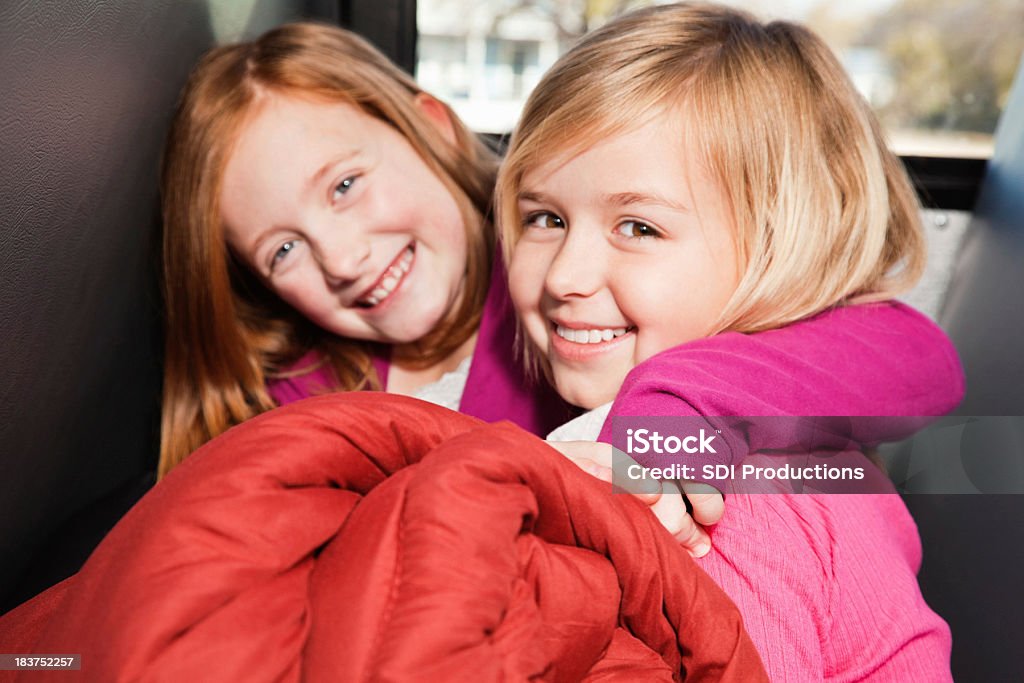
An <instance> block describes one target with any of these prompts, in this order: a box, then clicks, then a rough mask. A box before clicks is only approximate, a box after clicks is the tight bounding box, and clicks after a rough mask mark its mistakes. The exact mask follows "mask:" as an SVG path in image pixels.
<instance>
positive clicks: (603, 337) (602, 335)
mask: <svg viewBox="0 0 1024 683" xmlns="http://www.w3.org/2000/svg"><path fill="white" fill-rule="evenodd" d="M554 326H555V334H556V335H558V336H559V337H561V338H562V339H564V340H566V341H568V342H572V343H574V344H601V343H603V342H609V341H611V340H613V339H617V338H619V337H621V336H622V335H624V334H626V333H627V332H632V331H633V330H634V329H636V328H634V327H597V328H593V329H572V328H569V327H565V326H563V325H559V324H557V323H554Z"/></svg>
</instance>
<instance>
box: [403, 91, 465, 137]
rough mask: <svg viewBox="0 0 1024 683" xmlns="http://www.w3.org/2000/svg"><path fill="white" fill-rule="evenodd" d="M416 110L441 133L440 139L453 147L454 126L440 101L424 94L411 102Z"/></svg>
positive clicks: (448, 112) (450, 116) (446, 108)
mask: <svg viewBox="0 0 1024 683" xmlns="http://www.w3.org/2000/svg"><path fill="white" fill-rule="evenodd" d="M413 102H414V103H415V105H416V108H417V109H419V110H420V113H421V114H423V115H424V116H425V117H426V118H427V120H428V121H430V122H431V123H432V124H434V127H435V128H437V130H438V131H439V132H440V133H441V137H443V138H444V139H445V140H447V141H448V142H449V144H452V145H454V144H455V141H456V135H455V124H454V123H453V122H452V115H451V112H450V111H449V110H448V107H446V106H445V105H444V104H443V103H442V102H441V101H440V100H438V99H437V98H436V97H434V96H432V95H428V94H427V93H425V92H421V93H419V94H418V95H416V98H415V99H414V100H413Z"/></svg>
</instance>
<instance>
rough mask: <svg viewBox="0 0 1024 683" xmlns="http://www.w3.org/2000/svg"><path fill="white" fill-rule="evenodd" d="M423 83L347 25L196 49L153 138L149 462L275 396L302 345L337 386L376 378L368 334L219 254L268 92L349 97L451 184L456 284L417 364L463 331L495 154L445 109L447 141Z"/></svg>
mask: <svg viewBox="0 0 1024 683" xmlns="http://www.w3.org/2000/svg"><path fill="white" fill-rule="evenodd" d="M421 92H422V91H421V90H420V89H419V88H418V87H417V86H416V84H415V83H414V82H413V80H412V79H411V78H410V77H409V76H408V75H406V74H405V73H404V72H402V71H401V70H400V69H398V68H397V67H396V66H394V65H393V64H392V63H391V62H390V61H388V59H387V58H386V57H384V56H383V55H382V54H381V53H380V52H378V51H377V50H376V49H375V48H374V47H372V46H371V45H370V44H369V43H368V42H366V41H365V40H363V39H361V38H359V37H358V36H356V35H355V34H352V33H349V32H348V31H345V30H342V29H339V28H336V27H331V26H326V25H318V24H310V23H296V24H289V25H285V26H282V27H280V28H277V29H274V30H272V31H269V32H267V33H265V34H264V35H262V36H261V37H259V38H257V39H256V40H254V41H252V42H249V43H241V44H237V45H228V46H224V47H220V48H216V49H214V50H212V51H210V52H209V53H207V54H206V55H205V56H204V57H203V59H202V60H201V61H200V63H199V64H198V66H197V67H196V68H195V70H194V71H193V73H192V75H191V76H190V78H189V81H188V83H187V84H186V86H185V89H184V91H183V93H182V97H181V100H180V102H179V105H178V109H177V112H176V114H175V117H174V121H173V124H172V127H171V131H170V133H169V136H168V139H167V143H166V146H165V150H164V160H163V168H162V174H161V188H162V201H163V223H164V237H163V265H164V280H163V281H164V297H165V304H166V331H165V339H166V347H165V362H164V389H163V408H162V419H161V444H160V464H159V474H160V476H163V475H164V474H166V473H167V472H168V471H169V470H170V469H171V468H173V467H174V466H175V465H177V464H178V463H179V462H180V461H181V460H183V459H184V458H185V457H186V456H187V455H188V454H189V453H191V452H192V451H193V450H195V449H196V448H198V447H199V446H200V445H201V444H203V443H204V442H206V441H207V440H209V439H211V438H213V437H214V436H216V435H218V434H220V433H221V432H223V431H225V430H226V429H228V428H229V427H231V426H232V425H234V424H237V423H239V422H242V421H243V420H245V419H247V418H249V417H252V416H253V415H256V414H257V413H260V412H262V411H265V410H268V409H270V408H272V407H274V402H273V400H272V398H271V397H270V395H269V393H268V392H267V388H266V381H267V379H268V378H269V377H274V376H280V375H281V374H282V373H283V371H285V370H286V369H287V368H289V367H290V366H291V365H293V364H294V363H295V362H296V361H297V360H298V359H299V358H300V357H302V356H303V355H304V354H305V353H306V352H308V351H309V350H312V349H315V350H317V351H319V352H320V354H321V355H322V357H323V358H324V359H325V362H327V363H329V364H330V366H331V368H332V369H333V371H334V375H335V376H336V378H337V380H338V382H339V384H340V387H339V388H340V389H359V388H362V387H364V386H371V387H377V386H379V381H378V379H377V377H376V375H375V373H374V371H373V366H372V363H371V356H370V349H371V347H370V345H369V344H367V343H365V342H359V341H355V340H348V339H343V338H339V337H336V336H334V335H332V334H330V333H328V332H325V331H323V330H321V329H320V328H318V327H316V326H314V325H313V324H312V323H310V322H309V321H307V320H305V319H304V318H303V317H302V316H301V315H299V314H298V313H297V312H296V311H294V310H292V309H291V308H290V307H289V306H287V305H285V304H284V303H283V302H281V301H280V300H279V299H278V298H277V297H276V296H275V295H273V294H272V293H271V292H270V291H269V290H268V289H267V288H266V287H265V286H264V285H263V284H262V283H261V282H260V281H259V280H258V279H257V278H255V277H254V276H253V275H252V274H251V273H249V272H248V271H247V270H246V268H244V267H243V266H241V265H240V263H239V262H238V261H237V260H236V259H235V258H234V257H233V256H232V254H231V253H230V252H229V250H228V248H227V246H226V243H225V238H224V229H223V225H222V223H221V217H220V209H219V195H220V189H221V182H222V176H223V172H224V167H225V165H226V163H227V160H228V158H229V156H230V154H231V151H232V148H233V145H234V142H235V140H236V139H237V137H238V134H239V131H240V129H241V127H242V124H243V122H244V121H245V120H246V117H247V116H248V115H249V114H250V113H251V111H252V110H253V107H254V105H255V103H256V102H258V101H259V99H260V97H261V96H262V95H264V94H266V93H271V94H283V95H301V96H304V97H314V98H320V99H322V100H324V101H329V102H343V103H347V104H351V105H354V106H357V107H359V109H361V110H362V111H363V112H364V113H366V114H369V115H371V116H374V117H376V118H378V119H380V120H382V121H384V122H386V123H388V124H390V125H392V126H393V127H394V128H395V129H397V130H398V131H399V132H400V133H401V134H402V135H403V136H404V137H405V138H406V139H407V140H408V141H409V143H410V144H411V145H412V146H413V148H414V149H415V150H416V152H417V153H418V154H419V155H420V157H422V158H423V160H424V162H425V163H426V164H427V165H428V166H429V167H430V169H431V170H432V171H433V172H434V173H435V174H436V175H437V176H438V178H439V179H440V180H441V181H442V183H443V184H444V185H445V187H446V188H447V189H448V191H449V192H451V194H452V196H453V197H454V198H455V200H456V203H457V204H458V206H459V209H460V212H461V214H462V217H463V222H464V224H465V228H466V233H467V239H468V250H469V253H468V257H467V269H466V280H465V284H464V287H463V296H462V297H461V299H460V301H459V303H457V304H456V306H454V307H453V309H452V310H451V311H449V313H448V314H447V315H446V317H445V318H444V319H443V320H442V321H441V322H440V323H439V324H438V326H437V327H436V328H435V329H434V330H433V331H432V332H431V333H429V334H428V335H427V336H426V337H424V338H423V339H422V340H420V341H419V342H418V344H417V345H416V350H417V351H418V356H417V357H416V358H412V359H407V360H409V361H411V362H414V363H415V362H420V363H422V364H424V365H427V364H430V363H432V362H436V361H437V360H440V359H441V358H444V357H445V356H447V355H448V354H450V353H451V352H452V351H454V350H455V349H456V348H457V347H458V346H460V345H461V344H462V343H463V342H464V341H465V340H466V339H468V338H469V337H470V335H472V334H473V333H474V332H475V330H476V328H477V327H478V326H479V321H480V315H481V311H482V308H483V302H484V298H485V296H486V291H487V285H488V282H489V278H490V268H491V257H492V254H493V250H494V234H493V230H492V229H491V228H490V226H489V223H488V222H487V218H486V217H487V214H488V211H489V208H490V201H491V193H492V191H493V187H494V175H495V172H496V161H495V159H494V156H493V155H492V154H491V153H490V151H488V150H487V149H486V148H485V147H484V146H483V144H482V143H481V142H480V140H479V139H478V138H476V137H475V136H474V135H473V134H472V133H471V132H470V131H468V130H467V129H466V128H465V126H463V125H462V123H461V122H460V121H459V120H458V118H457V117H456V116H455V115H454V114H453V113H452V112H451V111H450V110H449V111H447V113H448V115H449V116H450V118H451V120H452V124H453V128H454V130H455V136H456V141H455V144H451V143H450V142H449V141H448V140H447V139H445V138H444V136H443V135H442V134H441V133H440V132H439V131H438V129H437V127H436V126H435V125H434V124H432V123H431V122H430V121H429V120H428V118H427V117H425V116H424V115H423V114H422V113H421V112H420V110H419V109H418V108H417V106H416V104H415V100H416V97H417V96H418V95H419V94H420V93H421Z"/></svg>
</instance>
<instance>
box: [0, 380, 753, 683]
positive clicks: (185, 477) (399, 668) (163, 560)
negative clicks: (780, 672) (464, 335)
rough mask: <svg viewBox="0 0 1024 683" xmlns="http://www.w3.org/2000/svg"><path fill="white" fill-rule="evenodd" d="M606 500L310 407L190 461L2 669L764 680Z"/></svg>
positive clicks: (2, 640)
mask: <svg viewBox="0 0 1024 683" xmlns="http://www.w3.org/2000/svg"><path fill="white" fill-rule="evenodd" d="M609 489H610V487H609V486H608V485H607V484H605V483H602V482H600V481H598V480H596V479H593V478H591V477H589V476H588V475H586V474H584V473H582V472H581V471H580V470H578V469H577V468H576V467H575V466H574V465H572V464H571V463H570V462H568V461H567V460H565V459H564V458H562V456H560V455H559V454H558V453H557V452H555V451H554V450H552V449H550V448H549V447H547V446H546V445H545V444H544V443H543V442H542V441H541V440H540V439H537V438H536V437H533V436H531V435H529V434H527V433H525V432H523V431H522V430H520V429H519V428H517V427H515V426H512V425H510V424H507V423H500V424H496V425H488V424H484V423H482V422H480V421H478V420H475V419H473V418H470V417H466V416H464V415H460V414H458V413H454V412H452V411H449V410H446V409H444V408H439V407H437V406H433V405H430V404H427V403H423V402H420V401H416V400H413V399H409V398H404V397H400V396H393V395H388V394H379V393H369V392H360V393H349V394H334V395H330V396H323V397H319V398H314V399H309V400H306V401H302V402H300V403H296V404H293V405H291V406H287V407H285V408H281V409H278V410H275V411H272V412H270V413H267V414H265V415H261V416H259V417H257V418H254V419H252V420H250V421H249V422H246V423H245V424H243V425H241V426H239V427H236V428H234V429H232V430H230V431H229V432H227V433H226V434H224V435H222V436H221V437H219V438H217V439H215V440H213V441H211V442H210V443H209V444H207V445H206V446H204V447H203V448H201V449H200V450H198V451H197V452H196V453H195V454H194V455H192V456H190V457H189V458H188V459H187V460H186V461H185V462H184V463H183V464H182V465H180V466H179V467H178V468H177V469H175V470H174V471H173V472H172V473H171V474H170V475H169V476H167V477H166V478H165V479H164V480H163V481H161V482H160V483H159V484H158V485H157V486H156V487H154V488H153V489H152V491H150V492H149V493H148V494H147V495H146V496H145V497H144V498H143V499H142V500H141V501H140V502H139V503H138V504H137V505H136V506H135V507H134V508H133V509H132V510H131V511H130V512H129V513H128V514H127V515H126V516H125V517H124V519H123V520H121V522H120V523H119V524H118V525H117V526H116V527H115V528H114V529H113V531H111V532H110V534H109V535H108V536H107V538H106V539H104V541H103V543H101V544H100V546H99V547H98V548H97V549H96V551H95V552H94V553H93V555H92V556H91V557H90V558H89V560H88V562H86V564H85V566H83V567H82V570H81V571H80V572H79V573H78V574H77V575H75V576H73V577H72V578H70V579H68V580H67V581H65V582H63V583H61V584H58V585H57V586H55V587H54V588H51V589H50V590H49V591H47V592H45V593H43V594H41V595H40V596H38V597H37V598H35V599H34V600H32V601H30V602H28V603H26V604H24V605H22V606H21V607H19V608H17V609H16V610H14V611H12V612H10V613H8V614H7V615H6V616H4V617H3V618H2V619H0V652H5V653H13V652H17V653H35V654H81V655H82V660H81V661H82V670H81V675H82V677H83V678H85V679H87V680H96V681H129V680H132V681H134V680H147V681H149V680H153V681H163V680H166V681H207V680H210V681H261V680H266V681H298V680H313V681H322V680H338V681H371V680H372V681H376V680H389V681H415V680H423V681H459V680H465V681H474V682H476V681H499V680H502V681H518V680H549V681H574V680H580V679H583V680H588V681H637V680H664V681H669V680H680V679H682V678H687V679H693V680H730V681H740V680H742V681H760V680H767V678H766V676H765V674H764V672H763V669H762V667H761V662H760V659H759V658H758V655H757V653H756V651H755V649H754V647H753V645H752V644H751V641H750V639H749V638H748V637H747V635H746V632H745V631H744V630H743V627H742V622H741V619H740V616H739V613H738V611H737V609H736V607H735V606H734V605H733V604H732V603H731V601H730V600H729V599H728V598H727V597H726V596H725V594H724V593H723V592H722V591H721V590H720V589H719V588H718V587H717V586H716V585H715V584H714V583H713V582H712V581H711V579H709V578H708V577H707V575H705V574H704V573H703V572H702V571H701V570H700V569H699V568H698V567H697V566H696V565H695V564H694V562H693V561H692V560H691V559H690V557H689V555H687V553H686V552H684V551H683V550H682V549H680V548H679V547H678V546H677V544H676V542H675V541H674V540H673V539H672V537H671V536H670V535H669V534H668V533H667V532H666V531H665V530H664V529H662V528H661V526H660V525H659V524H658V522H657V520H656V519H655V517H654V515H652V514H651V513H650V511H648V510H646V509H645V507H644V505H643V504H642V503H640V502H638V501H637V500H635V499H634V498H633V497H632V496H628V495H620V494H613V493H612V492H611V491H610V490H609ZM4 675H6V676H9V677H14V678H15V680H21V678H17V676H21V677H22V678H23V679H25V680H31V681H38V680H44V679H49V678H53V679H59V680H67V678H68V677H69V675H70V676H72V677H76V675H75V674H69V673H67V672H40V671H31V672H20V673H18V674H12V673H11V672H6V673H5V674H4Z"/></svg>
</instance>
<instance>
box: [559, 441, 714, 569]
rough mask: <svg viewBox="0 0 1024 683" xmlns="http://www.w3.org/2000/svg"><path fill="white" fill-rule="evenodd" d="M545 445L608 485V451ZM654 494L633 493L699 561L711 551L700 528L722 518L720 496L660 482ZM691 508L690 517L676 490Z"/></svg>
mask: <svg viewBox="0 0 1024 683" xmlns="http://www.w3.org/2000/svg"><path fill="white" fill-rule="evenodd" d="M548 445H549V446H551V447H552V448H554V449H555V450H557V451H559V452H560V453H561V454H562V455H564V456H565V457H567V458H569V459H570V460H572V461H573V462H574V463H575V464H576V465H577V466H578V467H579V468H580V469H582V470H583V471H585V472H587V473H588V474H591V475H592V476H595V477H597V478H598V479H601V480H603V481H607V482H609V483H611V481H612V447H611V445H610V444H606V443H601V442H595V441H549V442H548ZM661 486H662V489H661V491H659V492H654V493H650V492H647V493H634V494H633V495H635V496H636V497H637V498H639V499H640V500H641V501H643V502H644V503H646V504H647V505H649V506H650V507H651V511H652V512H653V513H654V515H655V516H656V517H657V518H658V521H659V522H661V524H662V526H664V527H665V528H666V529H668V531H669V533H671V534H672V535H673V536H674V537H675V538H676V539H677V540H678V541H679V543H680V544H681V545H682V546H683V547H684V548H686V549H687V550H688V551H689V552H690V554H691V555H693V556H694V557H703V556H704V555H706V554H707V553H708V551H710V550H711V538H710V537H709V536H708V533H707V531H705V530H704V528H703V527H702V526H701V525H702V524H703V525H711V524H715V523H716V522H718V520H719V519H721V518H722V513H723V512H724V510H725V502H724V499H723V498H722V494H720V493H719V492H718V491H716V490H715V489H714V488H712V487H711V486H708V485H707V484H700V483H697V482H679V484H678V485H677V484H676V483H675V482H671V481H663V482H661ZM677 486H681V487H682V491H683V492H684V493H685V494H686V498H687V499H689V501H690V505H691V506H692V507H693V512H692V516H691V514H690V513H687V511H686V502H685V500H684V499H683V496H682V495H680V494H679V488H676V487H677Z"/></svg>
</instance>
